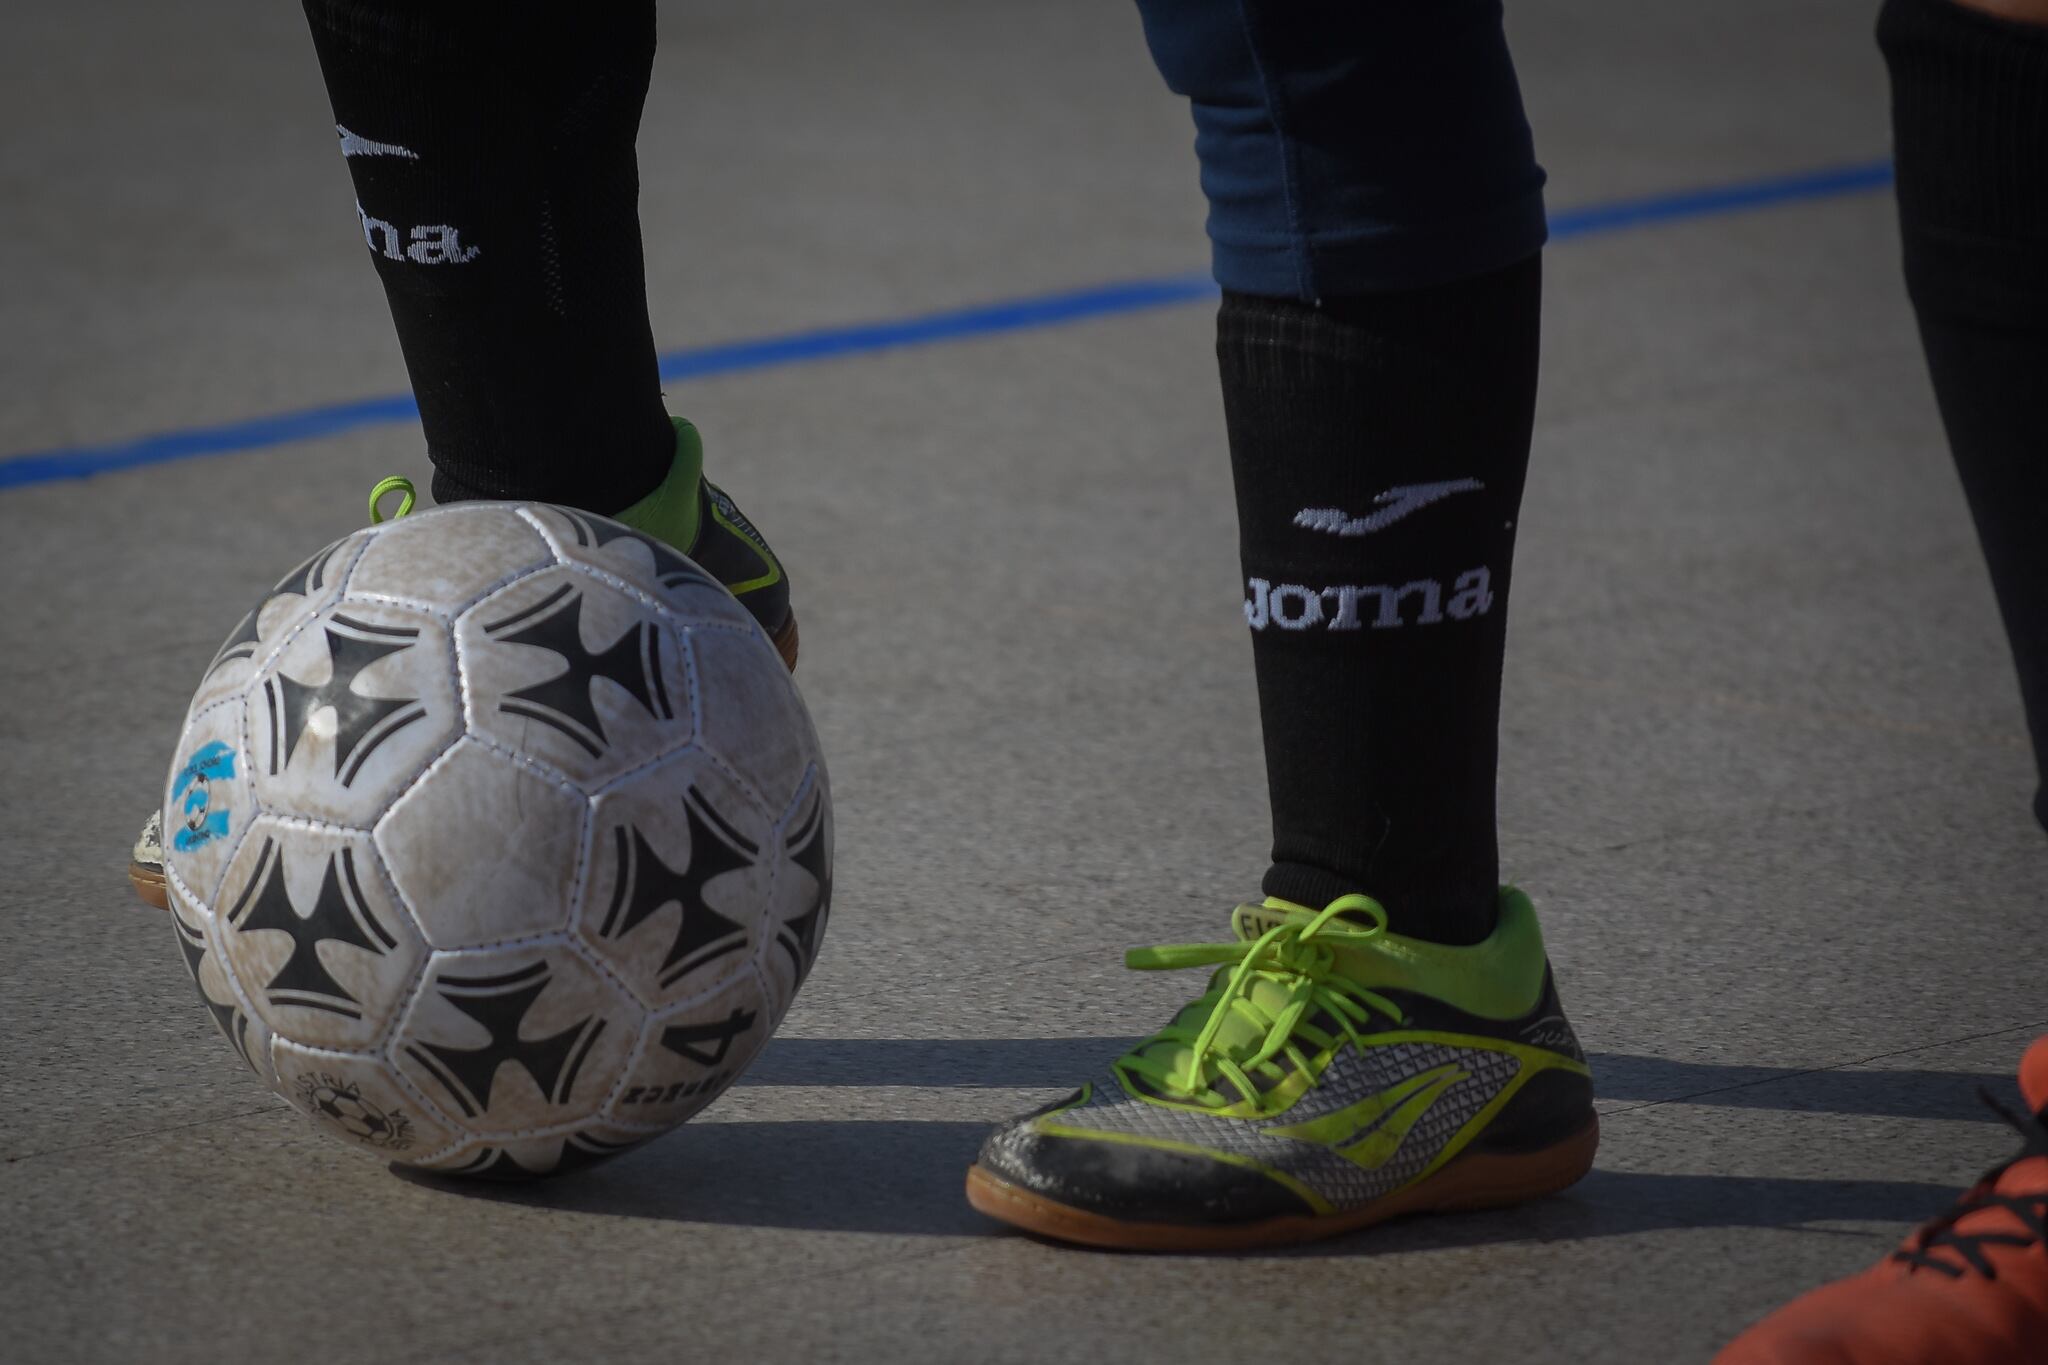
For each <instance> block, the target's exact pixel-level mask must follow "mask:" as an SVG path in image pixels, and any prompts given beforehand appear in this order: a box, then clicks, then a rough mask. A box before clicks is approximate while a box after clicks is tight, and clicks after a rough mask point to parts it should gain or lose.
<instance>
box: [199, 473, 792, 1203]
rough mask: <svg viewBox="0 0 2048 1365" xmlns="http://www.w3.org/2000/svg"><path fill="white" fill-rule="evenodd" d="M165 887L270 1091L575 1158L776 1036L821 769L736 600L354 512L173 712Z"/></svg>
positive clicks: (576, 527) (666, 550) (671, 556)
mask: <svg viewBox="0 0 2048 1365" xmlns="http://www.w3.org/2000/svg"><path fill="white" fill-rule="evenodd" d="M165 811H166V814H167V819H166V827H167V829H168V830H169V831H170V832H171V835H172V837H171V838H169V839H167V840H166V844H165V849H164V854H165V858H164V868H165V880H166V882H167V884H168V886H169V889H170V902H171V914H172V918H173V921H174V923H175V926H176V929H177V934H178V941H179V944H180V946H181V948H182V949H183V951H184V955H185V961H186V964H187V966H188V967H189V968H190V969H191V971H192V975H193V978H194V980H195V981H196V982H197V984H198V987H199V994H200V997H201V999H202V1000H203V1001H204V1002H205V1004H206V1007H207V1009H208V1010H209V1011H210V1012H211V1014H212V1015H213V1018H214V1021H215V1023H217V1024H218V1025H219V1026H220V1029H221V1031H222V1033H224V1034H225V1035H226V1036H227V1039H228V1041H229V1042H230V1043H232V1044H233V1045H234V1047H235V1050H236V1051H237V1052H238V1053H239V1054H240V1055H241V1057H242V1059H243V1060H244V1061H245V1062H247V1063H248V1065H249V1067H250V1068H251V1069H252V1070H253V1071H255V1073H256V1074H257V1076H258V1077H260V1078H261V1079H262V1080H263V1081H264V1083H265V1084H266V1085H268V1086H269V1087H270V1088H271V1089H272V1090H274V1091H276V1092H277V1093H278V1094H279V1095H281V1096H283V1097H284V1098H285V1099H287V1100H289V1101H290V1102H291V1103H292V1104H293V1105H294V1106H295V1107H297V1108H298V1109H300V1110H301V1111H302V1112H304V1113H306V1114H307V1115H309V1116H310V1117H311V1118H312V1119H313V1121H314V1123H315V1124H316V1126H318V1127H320V1128H321V1129H322V1130H323V1131H325V1132H328V1133H330V1134H332V1135H334V1136H335V1137H337V1138H341V1139H343V1140H345V1141H349V1142H353V1143H355V1144H356V1145H358V1146H360V1147H363V1148H364V1149H366V1150H369V1151H372V1152H374V1153H376V1154H377V1155H379V1156H383V1157H387V1158H392V1159H396V1160H398V1161H400V1162H403V1163H405V1164H407V1165H412V1166H418V1167H424V1168H428V1169H432V1170H437V1171H444V1172H453V1173H463V1174H472V1175H490V1176H499V1177H513V1178H517V1177H522V1176H527V1175H540V1174H547V1173H550V1172H555V1171H560V1170H566V1169H571V1168H573V1167H576V1166H581V1165H586V1164H588V1163H589V1162H591V1161H594V1160H599V1159H602V1158H604V1157H607V1156H611V1155H614V1154H616V1153H618V1152H621V1151H624V1150H626V1149H627V1148H629V1147H632V1146H634V1145H636V1144H638V1143H640V1142H643V1141H645V1140H646V1139H648V1138H650V1137H652V1136H654V1135H656V1134H658V1133H661V1132H664V1131H666V1130H667V1129H669V1128H672V1127H674V1126H675V1125H676V1124H679V1123H681V1122H683V1121H684V1120H685V1119H688V1118H689V1117H690V1116H691V1115H693V1114H695V1113H696V1112H697V1111H698V1110H700V1109H702V1108H703V1107H704V1106H705V1105H706V1104H708V1103H710V1102H711V1100H712V1099H714V1098H715V1097H716V1096H717V1095H718V1094H719V1093H720V1092H721V1091H723V1090H724V1089H725V1088H726V1086H728V1085H730V1084H731V1083H732V1081H733V1080H734V1078H735V1077H737V1076H738V1075H739V1074H740V1072H741V1071H742V1070H744V1069H745V1068H746V1066H747V1064H748V1063H749V1062H750V1061H752V1060H753V1058H754V1056H755V1054H756V1053H758V1052H759V1051H760V1049H761V1046H762V1044H764V1043H765V1042H767V1040H768V1037H769V1035H770V1034H771V1033H773V1032H774V1030H775V1027H776V1025H777V1024H778V1023H779V1022H780V1021H781V1019H782V1016H783V1014H784V1013H785V1011H787V1010H788V1008H789V1004H790V1001H791V1000H792V999H793V998H794V997H795V995H796V991H797V987H798V986H799V985H801V984H802V982H803V979H804V976H805V975H806V973H808V972H809V970H810V967H811V963H812V961H813V960H814V959H815V958H816V956H817V952H818V944H819V940H820V938H821V937H822V936H823V934H824V930H825V921H826V916H827V913H828V910H829V905H830V901H831V892H832V871H831V869H832V812H831V800H830V795H829V792H828V790H827V786H826V778H825V765H824V760H823V758H822V756H821V755H820V753H819V750H818V739H817V735H816V732H815V731H814V730H813V729H812V726H811V720H810V716H809V713H808V712H807V711H806V710H805V708H804V704H803V699H802V697H801V696H800V695H799V694H798V692H797V690H796V687H795V685H794V684H793V683H792V681H791V680H790V677H789V674H788V671H787V669H785V668H784V666H783V664H782V660H781V658H780V657H779V656H778V655H777V654H776V651H775V647H774V646H773V645H772V644H771V643H770V642H769V640H768V637H767V636H766V634H764V633H763V631H762V630H761V628H760V627H759V625H757V624H756V623H755V621H754V619H753V618H752V617H751V616H750V615H748V613H747V612H746V611H745V609H744V608H742V607H741V606H740V605H739V604H738V603H737V602H735V601H734V600H733V598H732V596H731V595H730V594H728V593H727V592H726V591H725V589H724V588H723V587H721V586H720V585H719V584H718V583H717V582H715V581H714V580H712V579H711V578H710V577H708V576H707V575H706V574H704V573H703V571H701V570H700V569H698V568H697V567H696V565H694V564H692V563H691V562H690V561H689V560H688V559H686V558H685V557H683V556H682V555H680V554H678V553H677V552H676V551H675V550H673V549H671V548H670V547H668V546H666V545H664V544H662V543H661V542H659V541H656V540H653V539H651V538H649V537H646V536H643V535H641V534H639V533H638V532H636V531H633V530H630V529H628V528H626V527H624V526H621V525H619V524H618V523H616V522H613V521H609V520H607V519H605V518H603V517H598V516H593V515H590V514H589V513H584V512H577V511H571V510H569V509H566V508H561V507H554V506H549V505H546V504H538V503H526V504H514V503H468V504H463V505H459V506H454V507H447V508H442V509H439V510H436V511H431V512H425V513H422V514H420V515H417V516H411V517H405V518H402V519H400V520H397V521H392V522H387V523H385V524H383V525H380V526H373V527H369V528H367V529H365V530H362V531H358V532H356V533H354V534H352V535H349V536H346V537H344V538H343V539H341V540H339V541H336V542H335V543H334V544H332V545H330V546H328V547H327V548H326V549H324V550H322V551H320V552H319V553H318V554H316V555H314V556H313V557H312V558H311V559H309V560H307V561H306V562H305V563H304V564H302V565H300V566H299V567H298V568H297V569H295V570H293V572H292V573H291V574H290V575H288V576H287V577H286V578H285V579H284V580H283V581H282V582H281V583H279V584H278V585H277V587H276V588H275V589H274V590H273V591H272V592H271V593H269V594H268V595H267V596H266V597H264V599H263V600H262V601H261V602H260V603H258V604H257V606H256V607H255V609H254V610H252V611H251V612H250V613H249V615H248V616H247V617H246V618H244V620H243V621H242V623H241V625H240V626H239V627H237V629H236V630H235V632H234V634H233V635H231V636H230V637H229V639H228V641H227V643H226V644H224V645H223V646H222V647H221V650H220V652H219V654H218V655H217V656H216V657H215V658H214V660H213V662H212V664H211V665H210V666H209V667H208V669H207V672H206V676H205V678H204V679H203V680H202V681H201V683H200V685H199V691H198V694H197V695H196V696H194V697H193V699H192V706H191V709H190V710H189V711H188V712H187V714H186V717H185V724H184V728H183V731H182V733H181V735H180V737H179V740H178V748H177V753H176V756H175V758H174V759H173V762H172V768H171V775H170V779H169V781H168V784H167V786H166V791H165Z"/></svg>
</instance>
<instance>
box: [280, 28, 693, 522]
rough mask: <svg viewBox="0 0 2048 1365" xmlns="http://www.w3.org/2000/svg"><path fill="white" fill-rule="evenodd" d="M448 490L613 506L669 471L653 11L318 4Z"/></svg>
mask: <svg viewBox="0 0 2048 1365" xmlns="http://www.w3.org/2000/svg"><path fill="white" fill-rule="evenodd" d="M305 7H306V17H307V19H308V20H309V21H310V22H311V25H312V30H313V46H314V48H315V50H316V51H317V52H318V54H319V57H320V68H321V71H322V72H323V73H324V74H325V76H326V79H327V92H328V96H329V98H330V100H331V101H332V103H333V106H334V118H335V122H336V124H337V125H339V127H340V129H341V130H342V133H341V152H342V155H343V156H344V158H346V160H347V163H348V168H349V172H350V174H351V175H352V176H353V178H354V181H355V191H356V200H357V204H356V211H357V214H358V216H359V218H360V222H361V227H362V235H363V241H364V244H365V245H366V246H367V248H368V249H369V252H370V255H371V258H372V259H373V260H374V261H375V263H376V267H377V273H378V275H379V276H380V277H381V278H382V280H383V282H384V289H385V293H386V295H387V296H388V298H389V300H390V304H391V316H392V319H393V321H394V322H395V323H396V324H397V327H398V339H399V343H400V345H401V346H402V347H403V348H404V351H405V362H406V367H407V369H408V370H409V371H410V372H411V375H412V383H413V392H414V393H415V395H416V396H417V397H418V399H419V405H420V419H421V422H422V423H423V425H424V426H425V428H426V435H427V451H428V454H429V456H430V457H431V458H432V460H433V462H434V471H435V472H434V494H435V496H436V497H437V498H439V499H440V500H442V501H444V502H445V501H451V500H455V499H460V498H475V497H488V498H515V497H516V498H527V497H530V498H542V499H547V500H549V501H556V502H572V503H577V504H579V505H582V506H586V507H590V508H593V509H595V510H597V511H601V512H612V511H616V510H618V509H619V508H622V507H624V506H626V505H628V504H629V503H631V502H633V501H635V500H636V499H638V498H639V497H641V496H642V495H643V494H645V493H647V492H648V491H649V490H650V489H651V488H653V487H654V486H655V485H656V484H657V483H659V482H660V481H661V479H662V478H663V476H664V475H665V474H666V473H667V472H668V468H669V464H670V461H671V459H672V457H673V455H674V451H675V433H674V430H673V429H672V428H671V427H670V425H669V422H668V419H667V416H666V414H665V412H664V411H663V407H662V401H661V390H660V381H659V378H658V377H657V375H656V370H655V357H654V339H653V334H652V331H651V329H650V328H649V326H648V321H647V300H646V282H645V277H644V270H643V266H642V261H641V254H640V223H639V212H638V201H639V188H640V186H639V176H638V170H637V166H636V163H635V159H634V151H633V143H634V139H635V136H636V135H637V133H638V131H639V126H640V107H641V104H642V102H643V101H644V100H645V98H646V94H647V83H648V75H649V71H650V70H651V67H652V64H653V59H654V4H653V0H610V2H609V3H606V4H601V5H585V6H576V5H562V4H536V3H530V2H529V0H498V2H496V3H484V0H305Z"/></svg>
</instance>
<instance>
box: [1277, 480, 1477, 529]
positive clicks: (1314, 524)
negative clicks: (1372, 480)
mask: <svg viewBox="0 0 2048 1365" xmlns="http://www.w3.org/2000/svg"><path fill="white" fill-rule="evenodd" d="M1484 487H1486V485H1485V484H1483V483H1481V482H1479V480H1477V479H1452V480H1450V481H1449V482H1447V483H1404V484H1401V485H1399V486H1397V487H1394V488H1389V489H1388V490H1387V491H1386V492H1384V493H1382V494H1380V495H1379V496H1378V497H1376V498H1374V499H1373V500H1372V505H1373V506H1374V507H1377V508H1378V509H1379V510H1378V511H1377V512H1368V513H1366V514H1365V515H1364V516H1362V517H1353V516H1346V515H1345V513H1344V509H1343V508H1341V507H1304V508H1302V509H1301V510H1300V511H1299V512H1296V513H1295V514H1294V524H1295V525H1296V526H1299V527H1301V528H1302V529H1303V530H1304V531H1327V532H1329V533H1330V534H1331V535H1333V536H1369V535H1371V534H1372V533H1373V532H1374V531H1380V530H1384V529H1385V528H1387V527H1389V526H1392V525H1393V524H1394V523H1395V522H1397V521H1399V520H1400V519H1401V518H1403V517H1405V516H1407V515H1408V514H1409V513H1410V512H1419V511H1421V510H1422V509H1423V508H1425V507H1427V506H1429V505H1430V504H1431V503H1433V502H1442V501H1443V500H1444V499H1445V498H1448V497H1450V496H1451V495H1452V494H1453V493H1476V492H1478V491H1479V490H1480V489H1482V488H1484Z"/></svg>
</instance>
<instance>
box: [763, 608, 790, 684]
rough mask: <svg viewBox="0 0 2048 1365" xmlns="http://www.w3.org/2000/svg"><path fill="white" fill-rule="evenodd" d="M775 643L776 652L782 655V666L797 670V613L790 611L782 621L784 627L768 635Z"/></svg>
mask: <svg viewBox="0 0 2048 1365" xmlns="http://www.w3.org/2000/svg"><path fill="white" fill-rule="evenodd" d="M768 638H769V639H770V640H771V641H773V642H774V644H775V652H776V653H777V654H780V655H781V656H782V666H783V667H784V668H787V669H788V670H789V671H790V672H792V673H794V672H796V613H795V612H794V611H792V612H790V614H789V615H788V617H787V618H785V619H784V620H783V622H782V629H781V630H778V631H776V632H775V633H774V634H773V635H771V636H769V637H768Z"/></svg>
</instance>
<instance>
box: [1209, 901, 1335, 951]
mask: <svg viewBox="0 0 2048 1365" xmlns="http://www.w3.org/2000/svg"><path fill="white" fill-rule="evenodd" d="M1315 917H1316V914H1315V911H1313V910H1311V909H1309V908H1308V907H1307V906H1305V905H1296V904H1295V903H1294V902H1292V901H1283V900H1280V899H1278V898H1277V897H1274V896H1268V897H1266V900H1265V903H1264V904H1261V905H1240V906H1238V907H1237V909H1235V910H1233V911H1231V912H1230V929H1231V932H1232V933H1234V934H1236V935H1237V937H1238V940H1239V942H1242V943H1250V942H1251V941H1252V940H1253V939H1255V938H1257V937H1259V936H1260V935H1261V934H1264V933H1267V932H1269V931H1271V930H1273V929H1276V928H1278V927H1279V926H1280V925H1283V924H1307V923H1308V922H1309V921H1310V920H1312V919H1314V918H1315Z"/></svg>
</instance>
